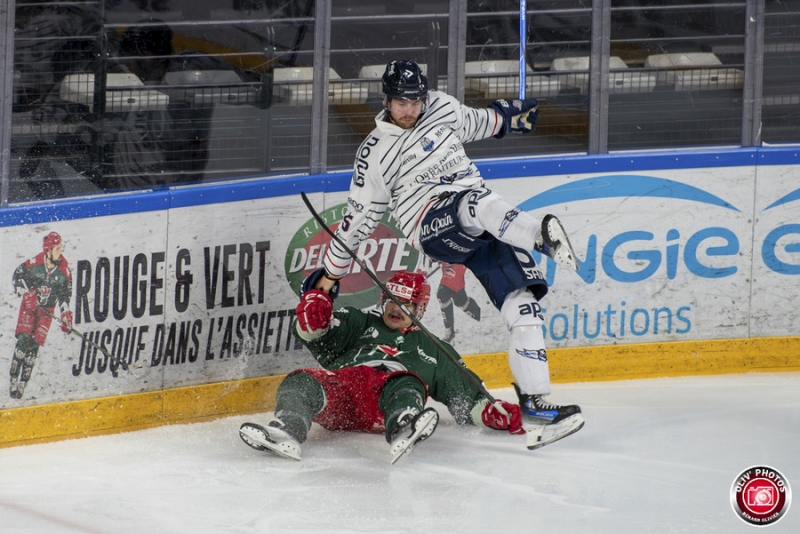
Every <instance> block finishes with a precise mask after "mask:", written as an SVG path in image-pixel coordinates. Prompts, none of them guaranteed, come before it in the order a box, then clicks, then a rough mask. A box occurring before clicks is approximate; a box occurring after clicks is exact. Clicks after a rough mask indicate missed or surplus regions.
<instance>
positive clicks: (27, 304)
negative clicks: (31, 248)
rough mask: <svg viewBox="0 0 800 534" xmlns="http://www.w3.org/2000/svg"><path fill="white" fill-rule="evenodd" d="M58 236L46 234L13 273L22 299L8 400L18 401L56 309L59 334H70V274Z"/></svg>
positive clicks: (14, 282) (51, 233)
mask: <svg viewBox="0 0 800 534" xmlns="http://www.w3.org/2000/svg"><path fill="white" fill-rule="evenodd" d="M62 253H63V243H62V241H61V236H60V235H58V234H57V233H56V232H50V233H49V234H47V235H46V236H45V238H44V243H43V246H42V252H41V253H39V254H37V255H36V257H34V258H32V259H29V260H27V261H26V262H25V263H23V264H21V265H20V266H19V267H17V268H16V270H15V271H14V277H13V284H14V288H15V289H16V291H17V294H19V295H21V296H22V304H21V305H20V308H19V319H17V328H16V330H15V332H14V335H15V336H16V338H17V344H16V346H15V347H14V356H13V358H12V360H11V371H10V374H11V398H14V399H21V398H22V394H23V392H24V391H25V386H26V385H27V384H28V380H30V378H31V373H32V372H33V364H34V362H35V361H36V356H37V355H38V354H39V347H41V346H42V345H44V342H45V340H46V339H47V333H48V332H49V331H50V324H51V323H52V321H53V317H54V316H56V315H55V309H56V306H58V308H59V313H60V315H59V316H58V317H60V322H61V330H62V331H63V332H64V333H67V334H69V333H70V332H71V331H72V312H71V311H70V310H69V309H68V308H69V300H70V297H71V295H72V272H71V271H70V269H69V266H68V264H67V260H66V258H64V256H63V255H62Z"/></svg>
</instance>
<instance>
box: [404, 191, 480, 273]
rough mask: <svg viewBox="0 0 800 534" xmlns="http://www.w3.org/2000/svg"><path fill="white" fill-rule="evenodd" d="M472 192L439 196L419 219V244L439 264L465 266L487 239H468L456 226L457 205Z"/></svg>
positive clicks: (464, 232)
mask: <svg viewBox="0 0 800 534" xmlns="http://www.w3.org/2000/svg"><path fill="white" fill-rule="evenodd" d="M473 191H474V190H466V191H461V192H458V193H450V194H446V195H442V196H441V197H440V198H439V200H437V201H436V203H434V205H433V207H431V209H429V210H428V212H427V213H426V214H425V216H424V217H423V218H422V222H421V229H420V237H419V242H420V246H421V247H422V250H423V252H425V254H427V255H428V256H430V257H431V258H433V259H435V260H438V261H447V262H449V263H464V262H465V261H466V260H467V258H469V257H470V256H471V255H472V253H473V252H475V251H476V250H477V249H479V248H481V247H482V246H484V245H486V244H487V243H488V242H489V241H490V239H484V238H481V237H478V236H473V235H470V234H469V233H468V232H467V231H466V230H465V229H464V228H463V227H462V225H461V223H460V222H459V217H458V204H459V202H460V200H461V199H462V198H464V197H465V196H466V195H468V194H470V193H472V192H473Z"/></svg>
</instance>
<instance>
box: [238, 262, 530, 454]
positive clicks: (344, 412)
mask: <svg viewBox="0 0 800 534" xmlns="http://www.w3.org/2000/svg"><path fill="white" fill-rule="evenodd" d="M386 287H387V289H388V290H389V291H390V292H391V293H392V294H393V295H394V296H395V297H396V298H397V299H398V300H399V301H401V302H403V304H404V305H405V306H406V309H408V311H409V312H410V313H412V314H414V315H415V316H416V317H417V318H421V317H422V316H423V314H424V313H425V308H426V306H427V304H428V300H429V298H430V286H429V285H428V282H427V281H426V280H425V277H424V275H423V274H421V273H412V272H409V271H398V272H397V273H395V274H394V276H392V278H391V279H390V280H389V281H388V282H387V283H386ZM294 328H295V333H296V334H297V336H298V338H299V339H300V340H302V342H303V343H304V344H305V345H306V346H307V347H308V348H309V349H310V350H311V353H312V354H313V356H314V358H315V359H316V360H317V361H318V362H319V364H320V365H321V366H322V368H312V369H299V370H297V371H294V372H292V373H290V374H289V375H287V377H286V378H285V379H284V380H283V382H282V383H281V384H280V386H279V387H278V393H277V402H276V407H275V420H273V421H271V422H270V423H269V424H268V425H267V426H261V425H257V424H255V423H244V424H243V425H242V426H241V428H240V430H239V433H240V436H241V438H242V439H243V440H244V442H245V443H247V444H248V445H250V446H251V447H253V448H256V449H259V450H269V451H271V452H274V453H277V454H279V455H281V456H284V457H288V458H293V459H295V460H299V459H300V444H301V443H303V442H304V441H305V439H306V434H307V432H308V431H309V429H310V428H311V423H312V421H313V422H316V423H319V424H320V425H322V426H323V427H324V428H327V429H329V430H349V431H357V432H379V433H380V432H383V433H385V436H386V440H387V441H388V442H389V443H390V455H391V459H392V463H394V462H395V461H397V460H398V459H399V458H400V457H401V456H403V454H405V453H407V452H410V451H411V448H412V447H413V445H414V444H415V443H418V442H420V441H422V440H424V439H427V438H428V437H430V435H431V434H433V431H434V430H435V428H436V425H437V424H438V420H439V414H438V413H437V412H436V410H435V409H434V408H425V401H426V400H427V397H428V396H430V397H432V398H433V399H434V400H436V401H438V402H441V403H442V404H444V405H445V406H447V409H448V410H449V411H450V413H451V414H452V416H453V418H454V419H455V421H456V422H457V423H458V424H463V425H478V426H485V427H488V428H493V429H496V430H505V431H508V432H510V433H512V434H524V433H525V430H523V429H522V416H521V412H520V408H519V406H517V405H516V404H514V403H508V402H505V401H499V400H498V401H496V402H495V403H490V402H489V400H488V399H487V398H486V397H485V396H484V395H483V394H482V393H481V390H480V389H478V388H477V387H476V386H475V385H474V384H473V383H472V381H470V380H469V379H468V377H467V375H466V373H471V371H469V370H467V369H466V366H464V364H463V361H462V359H461V357H460V356H459V355H458V354H457V353H456V352H455V350H454V349H452V347H450V346H449V345H447V344H443V345H442V346H443V347H445V348H448V349H449V351H450V355H451V357H448V356H447V355H445V354H443V353H442V351H441V349H440V348H438V347H437V345H436V344H434V342H433V341H432V340H431V339H430V338H429V337H428V336H427V335H426V334H425V333H424V332H422V331H421V330H420V329H419V328H417V327H416V326H414V325H413V323H412V321H411V318H410V317H409V316H408V315H406V314H405V312H404V311H402V309H401V308H400V307H399V306H397V304H395V303H394V302H393V301H392V300H389V299H387V298H386V296H385V295H384V296H383V297H382V299H381V302H380V306H379V308H378V310H375V311H370V312H364V311H361V310H358V309H356V308H347V307H346V308H342V309H339V310H337V311H335V312H334V311H333V300H332V298H331V297H330V296H329V295H328V294H327V293H325V292H323V291H318V290H308V291H305V292H304V293H303V294H302V296H301V301H300V304H299V305H298V306H297V320H296V321H295V324H294ZM455 362H458V365H460V366H462V367H461V368H459V367H457V364H456V363H455ZM473 376H475V375H474V374H473ZM475 378H476V379H477V376H475ZM477 380H478V382H480V379H477Z"/></svg>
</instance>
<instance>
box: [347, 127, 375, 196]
mask: <svg viewBox="0 0 800 534" xmlns="http://www.w3.org/2000/svg"><path fill="white" fill-rule="evenodd" d="M377 144H378V138H377V137H374V136H372V135H370V136H369V137H367V138H366V139H365V140H364V142H363V143H361V146H360V147H359V149H358V156H357V157H356V164H355V171H354V172H353V183H354V184H356V185H357V186H358V187H364V180H365V179H366V176H365V175H366V172H367V170H368V169H369V162H368V161H367V158H368V157H369V155H370V152H372V147H374V146H375V145H377Z"/></svg>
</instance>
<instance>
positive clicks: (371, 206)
mask: <svg viewBox="0 0 800 534" xmlns="http://www.w3.org/2000/svg"><path fill="white" fill-rule="evenodd" d="M375 140H376V138H375V137H374V136H369V137H368V138H367V139H366V140H365V141H364V143H362V145H361V147H360V148H359V150H358V154H359V156H357V159H356V163H355V166H354V170H353V179H352V181H351V182H350V193H349V195H348V198H347V213H346V214H345V216H344V217H343V218H342V222H341V223H340V224H339V227H338V228H337V229H336V236H337V237H338V238H339V239H341V240H342V241H343V242H344V244H345V245H347V248H348V249H349V250H352V251H354V252H355V251H357V250H358V246H359V245H360V244H361V242H362V241H364V240H365V239H367V238H368V237H369V236H370V235H372V232H374V231H375V228H377V227H378V223H380V221H381V218H382V217H383V214H384V213H385V212H386V209H387V208H388V207H389V202H390V200H391V196H390V193H389V190H388V189H387V186H386V183H385V181H384V177H383V174H382V172H381V161H380V153H379V145H378V146H376V145H377V143H375ZM370 142H372V143H374V144H373V145H371V146H370V145H369V143H370ZM366 148H369V150H368V151H367V155H366V157H362V156H361V154H364V152H365V150H366ZM352 261H353V260H352V258H351V257H350V255H349V254H348V253H347V250H345V248H344V247H342V246H341V245H340V244H339V243H338V242H337V241H336V240H331V243H330V245H329V246H328V249H327V251H326V252H325V259H324V260H323V264H322V265H323V267H325V271H327V272H328V274H330V275H332V276H337V277H340V276H344V275H346V274H347V273H348V271H349V269H350V263H351V262H352Z"/></svg>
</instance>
